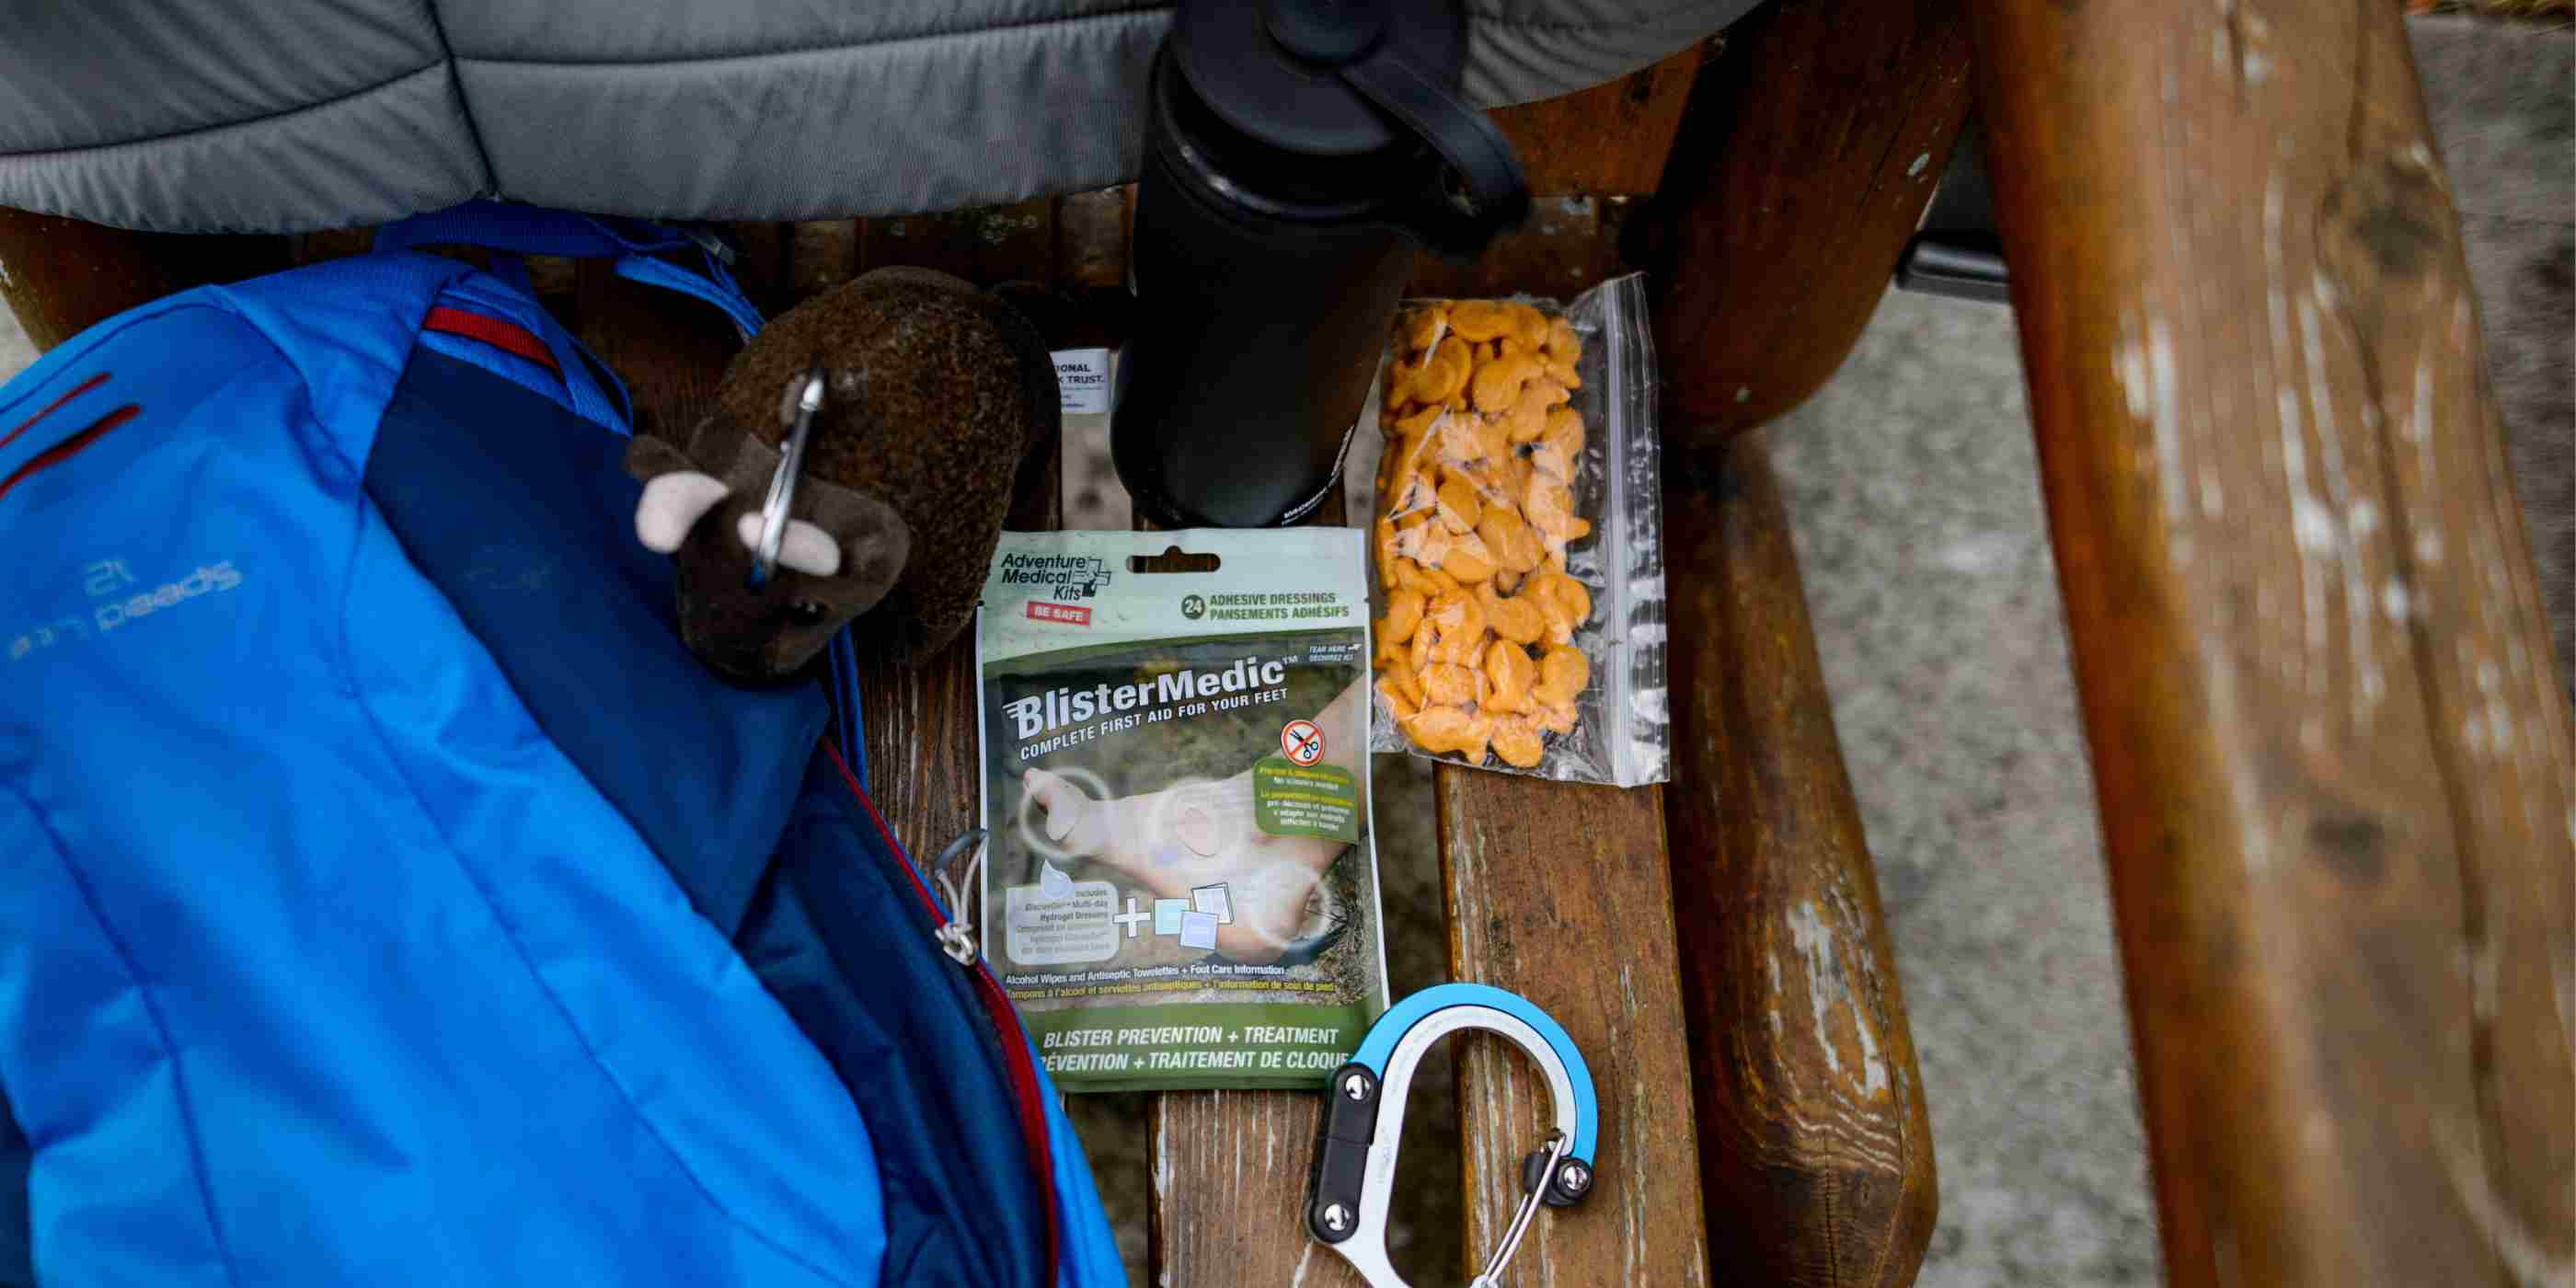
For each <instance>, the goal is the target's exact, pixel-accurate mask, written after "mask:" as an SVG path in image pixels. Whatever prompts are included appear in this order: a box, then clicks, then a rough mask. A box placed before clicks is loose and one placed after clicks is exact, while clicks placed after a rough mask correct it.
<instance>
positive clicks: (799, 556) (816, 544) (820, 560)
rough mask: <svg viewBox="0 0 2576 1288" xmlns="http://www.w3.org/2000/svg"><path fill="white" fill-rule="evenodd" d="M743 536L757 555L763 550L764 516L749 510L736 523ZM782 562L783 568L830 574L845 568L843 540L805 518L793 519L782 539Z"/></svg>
mask: <svg viewBox="0 0 2576 1288" xmlns="http://www.w3.org/2000/svg"><path fill="white" fill-rule="evenodd" d="M734 532H735V533H736V534H737V535H739V536H740V537H741V538H742V548H743V549H745V550H749V551H751V552H753V553H755V554H757V553H759V551H760V516H759V515H757V514H753V513H750V512H748V511H745V512H744V514H743V516H742V518H741V519H740V520H738V521H737V522H736V523H735V524H734ZM778 562H779V564H780V565H781V566H783V567H788V568H793V569H795V570H796V571H798V572H801V573H805V574H808V575H810V576H815V577H830V576H834V575H836V574H838V573H839V572H840V571H841V547H840V543H838V542H836V541H834V540H832V534H831V533H828V532H825V531H823V530H822V529H821V528H818V527H816V526H814V525H813V524H810V523H807V522H806V521H804V520H803V519H789V520H788V521H787V531H786V532H785V533H784V534H783V535H781V536H780V537H779V539H778Z"/></svg>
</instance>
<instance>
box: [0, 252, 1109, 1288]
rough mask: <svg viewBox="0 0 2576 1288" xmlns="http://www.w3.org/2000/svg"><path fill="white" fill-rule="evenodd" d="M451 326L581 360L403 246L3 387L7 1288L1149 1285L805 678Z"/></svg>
mask: <svg viewBox="0 0 2576 1288" xmlns="http://www.w3.org/2000/svg"><path fill="white" fill-rule="evenodd" d="M433 304H444V305H447V306H449V307H463V308H468V309H471V310H474V311H477V312H480V313H483V314H485V315H494V316H500V317H503V318H504V319H506V320H508V321H511V322H513V323H515V324H517V325H519V326H522V327H525V328H527V329H528V330H530V331H532V332H536V333H539V334H545V335H548V336H549V337H550V338H552V339H555V340H560V332H559V330H553V329H551V328H552V324H551V323H550V322H549V321H547V320H546V319H545V318H544V317H543V315H542V313H541V311H539V310H537V308H536V307H535V305H534V303H533V302H532V301H531V300H529V299H528V298H527V296H526V295H525V293H524V291H522V290H520V289H518V288H517V287H516V286H515V285H513V284H512V283H510V282H508V281H505V280H503V279H500V278H495V277H492V276H489V275H486V274H482V273H479V272H477V271H475V270H473V269H471V268H469V267H467V266H465V265H463V264H461V263H457V262H453V261H449V260H444V259H439V258H436V257H431V256H425V255H418V254H412V253H394V254H378V255H373V256H368V257H364V258H362V259H359V260H354V261H344V262H341V263H336V264H330V265H323V266H319V267H316V268H312V269H306V270H299V271H298V272H295V273H289V274H282V275H279V276H276V277H272V278H268V279H262V280H261V281H258V282H254V283H248V284H244V285H241V286H236V287H229V288H219V289H210V290H206V291H199V292H192V293H189V294H187V295H182V296H176V297H172V298H171V299H168V300H163V301H160V302H157V303H155V304H153V305H149V306H146V307H145V308H143V309H139V310H136V311H134V312H132V313H128V314H125V315H123V316H121V317H119V318H117V319H113V320H111V321H110V322H109V323H106V324H103V325H102V326H100V327H98V328H96V329H94V330H92V331H91V332H89V333H87V334H85V335H83V336H81V337H79V338H77V339H75V340H74V341H72V342H70V343H68V344H66V345H64V346H63V347H62V348H60V349H58V350H57V351H56V352H54V353H53V354H51V355H49V356H48V357H47V358H46V359H45V360H44V361H42V362H40V363H39V364H37V366H36V367H35V368H33V369H31V370H29V371H28V372H26V373H25V374H24V375H22V376H21V377H20V378H19V379H18V380H16V381H13V382H11V383H10V384H9V385H8V386H6V387H5V388H0V533H5V534H6V535H7V537H8V538H9V541H10V544H11V547H12V550H13V558H12V559H10V560H8V561H5V562H0V606H5V610H6V611H7V612H8V613H10V614H12V616H11V617H10V618H8V619H6V620H0V675H5V676H6V682H5V683H0V1283H6V1282H9V1281H10V1279H11V1278H12V1276H13V1274H19V1272H20V1271H32V1274H33V1276H34V1278H35V1280H36V1281H37V1282H41V1283H45V1284H48V1285H53V1284H92V1283H95V1284H110V1283H114V1284H124V1283H151V1284H187V1283H207V1284H239V1283H262V1284H272V1283H274V1284H305V1283H315V1284H319V1283H353V1282H369V1283H418V1284H445V1283H455V1284H476V1285H482V1284H490V1283H503V1282H523V1281H528V1280H531V1279H533V1278H536V1277H537V1276H539V1275H543V1276H545V1277H546V1278H548V1279H550V1280H555V1281H560V1282H582V1283H589V1282H601V1283H606V1282H617V1283H691V1284H699V1283H704V1284H746V1285H749V1284H808V1283H833V1284H846V1285H868V1284H875V1283H880V1282H883V1283H926V1284H944V1283H956V1284H970V1283H971V1284H1009V1283H1046V1282H1049V1281H1050V1280H1052V1282H1054V1283H1056V1284H1058V1285H1061V1286H1062V1288H1087V1286H1088V1285H1092V1284H1107V1283H1115V1282H1123V1275H1122V1272H1121V1271H1120V1270H1119V1267H1118V1264H1117V1259H1116V1256H1115V1253H1114V1249H1113V1248H1112V1246H1111V1244H1110V1242H1109V1239H1108V1233H1107V1230H1106V1226H1105V1223H1104V1222H1103V1221H1102V1219H1101V1216H1100V1209H1099V1204H1098V1198H1097V1195H1096V1194H1094V1193H1093V1192H1092V1190H1091V1188H1090V1185H1089V1179H1088V1175H1087V1172H1086V1171H1085V1170H1084V1169H1083V1167H1082V1165H1081V1156H1080V1152H1079V1148H1078V1146H1076V1145H1075V1144H1074V1143H1073V1142H1072V1140H1071V1138H1070V1134H1069V1132H1067V1131H1066V1130H1065V1128H1064V1126H1063V1119H1062V1115H1061V1111H1060V1109H1059V1108H1058V1107H1057V1106H1056V1105H1055V1103H1054V1096H1053V1094H1052V1092H1051V1091H1050V1090H1048V1089H1046V1088H1045V1086H1044V1083H1043V1076H1044V1075H1043V1074H1042V1073H1037V1072H1035V1071H1034V1069H1033V1067H1032V1066H1033V1062H1031V1061H1030V1060H1029V1058H1028V1057H1029V1053H1028V1051H1027V1041H1026V1038H1025V1035H1023V1034H1021V1033H1020V1032H1019V1031H1018V1030H1017V1028H1016V1025H1014V1024H1009V1023H1008V1018H1007V1016H1003V1017H1001V1020H1002V1022H1001V1023H996V1022H995V1020H996V1017H994V1016H993V1015H992V1014H991V1013H990V1012H989V1011H988V1010H986V1009H985V1008H984V1007H982V1006H980V1005H978V1002H979V998H978V995H977V992H976V988H975V984H974V981H973V979H972V977H971V976H970V975H969V974H968V972H966V971H965V970H963V969H961V968H959V967H957V966H956V965H955V964H954V963H952V962H950V961H949V960H948V959H947V958H946V957H944V956H943V955H941V954H940V953H939V952H938V950H937V949H936V947H935V946H934V945H933V944H932V942H931V940H930V937H929V927H930V925H931V924H932V920H933V919H935V917H936V916H938V915H941V914H939V913H938V912H937V911H936V910H935V908H934V907H932V906H931V905H929V904H928V903H927V902H926V901H925V900H924V898H923V896H922V895H921V894H920V891H919V885H918V881H917V878H916V876H915V874H913V873H912V872H911V871H910V869H909V866H908V863H909V861H908V859H907V858H906V857H905V856H904V854H903V853H902V851H901V848H900V847H899V846H897V845H896V844H895V843H894V841H893V838H891V837H889V836H887V835H885V834H884V833H883V831H882V830H881V829H879V828H877V827H875V826H874V819H873V817H872V815H870V813H869V811H868V809H867V807H866V805H865V802H864V798H863V797H860V796H858V795H857V794H856V793H855V791H854V790H853V788H852V786H851V785H850V784H849V783H847V782H845V781H843V780H842V778H841V775H840V772H839V770H838V769H837V768H836V767H831V766H830V765H829V763H828V761H829V755H828V750H826V751H825V752H823V753H820V757H821V758H820V759H818V752H817V737H818V734H819V732H820V731H821V729H822V728H823V727H824V725H825V722H826V718H827V711H826V708H825V704H824V700H823V698H822V696H821V694H820V692H819V690H817V689H815V688H813V687H811V686H808V687H805V688H802V689H790V690H781V691H772V692H764V693H752V692H746V691H742V690H735V689H730V688H727V687H725V686H722V685H720V684H716V683H714V682H713V681H712V679H711V678H709V677H707V676H706V675H705V674H704V673H703V672H702V671H700V670H698V669H697V668H696V667H695V664H694V662H692V661H691V660H690V659H689V658H688V657H687V655H686V653H685V651H684V650H682V649H681V648H680V646H679V644H678V641H677V638H676V635H675V633H674V632H673V631H672V630H671V629H670V623H669V621H668V614H669V611H670V609H669V605H670V603H671V599H672V597H671V593H670V583H669V570H668V567H667V564H665V563H663V562H661V561H658V560H655V559H653V558H652V557H650V556H649V555H646V554H645V553H644V552H643V551H641V549H640V548H639V547H637V546H636V544H635V543H634V541H633V540H632V536H631V527H630V524H631V515H632V513H633V509H632V507H633V503H634V499H635V493H634V485H633V484H632V483H631V482H630V481H628V480H626V479H625V478H624V477H623V475H622V473H621V472H619V471H618V470H617V469H616V460H617V455H618V451H619V449H620V447H622V443H620V442H619V441H618V438H619V435H620V433H621V432H622V431H623V428H624V426H623V424H622V418H620V417H618V416H616V415H615V414H614V412H613V410H612V411H610V412H609V413H607V414H603V412H602V409H603V408H604V407H608V406H609V404H608V402H607V401H606V400H604V399H602V398H601V397H600V396H599V395H598V393H597V391H596V390H595V389H594V390H589V391H587V392H585V391H581V390H579V389H577V388H576V387H575V386H577V385H578V384H579V383H580V381H581V380H582V377H581V376H580V375H579V370H580V364H578V363H574V362H569V361H567V362H565V363H563V364H561V368H562V370H564V371H566V372H572V373H574V374H573V376H572V379H571V380H569V381H567V380H566V379H564V378H563V377H560V376H558V375H556V374H555V372H554V371H551V370H549V369H548V368H547V367H546V366H542V365H540V364H538V363H535V362H531V361H528V360H527V359H524V358H518V357H513V356H511V355H508V354H505V353H500V352H498V351H489V350H487V351H476V346H474V345H473V344H472V343H471V342H470V341H460V340H458V339H456V338H455V337H453V336H433V337H424V336H422V334H421V327H422V323H423V320H424V318H425V317H426V316H427V315H428V313H429V311H430V309H431V307H432V306H433ZM941 839H944V838H941ZM1031 1078H1034V1079H1035V1080H1036V1081H1035V1083H1034V1085H1035V1087H1036V1088H1037V1090H1038V1092H1039V1093H1040V1094H1038V1095H1036V1096H1034V1097H1031V1096H1028V1095H1026V1094H1023V1093H1024V1088H1022V1087H1020V1086H1018V1085H1016V1084H1015V1081H1014V1080H1015V1079H1017V1080H1020V1081H1021V1082H1025V1081H1026V1080H1028V1079H1031ZM1032 1117H1034V1118H1036V1119H1038V1120H1037V1121H1035V1122H1030V1121H1028V1120H1029V1119H1030V1118H1032ZM13 1146H14V1148H13ZM1041 1169H1043V1170H1041ZM13 1250H14V1251H15V1252H16V1253H17V1254H18V1255H19V1256H21V1257H26V1258H28V1260H27V1261H25V1262H24V1263H21V1264H20V1265H19V1266H18V1267H17V1268H16V1269H14V1270H13V1262H12V1256H11V1254H12V1252H13ZM1050 1263H1052V1264H1053V1265H1054V1266H1055V1273H1054V1274H1053V1275H1049V1274H1048V1273H1047V1272H1046V1267H1047V1266H1048V1265H1049V1264H1050ZM19 1277H23V1274H20V1276H19Z"/></svg>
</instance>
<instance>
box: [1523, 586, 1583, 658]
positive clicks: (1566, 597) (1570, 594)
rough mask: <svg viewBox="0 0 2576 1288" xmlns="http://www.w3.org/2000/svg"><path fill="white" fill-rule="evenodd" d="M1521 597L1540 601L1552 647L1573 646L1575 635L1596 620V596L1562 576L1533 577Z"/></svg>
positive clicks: (1541, 612) (1539, 606) (1539, 607)
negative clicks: (1593, 616) (1594, 616)
mask: <svg viewBox="0 0 2576 1288" xmlns="http://www.w3.org/2000/svg"><path fill="white" fill-rule="evenodd" d="M1520 597H1521V598H1522V599H1535V600H1537V601H1538V609H1539V614H1540V615H1541V616H1542V617H1544V618H1545V619H1546V621H1547V638H1548V639H1549V641H1550V642H1552V643H1556V644H1571V643H1573V642H1574V633H1575V632H1576V631H1578V630H1581V629H1583V626H1584V624H1585V623H1587V622H1590V621H1591V620H1592V592H1591V591H1589V590H1586V589H1584V587H1583V583H1582V582H1579V581H1576V580H1575V579H1573V578H1572V577H1569V576H1566V575H1565V574H1564V573H1561V572H1543V573H1539V574H1537V575H1536V576H1534V577H1532V578H1531V579H1530V583H1529V585H1527V586H1525V587H1523V588H1522V590H1521V594H1520Z"/></svg>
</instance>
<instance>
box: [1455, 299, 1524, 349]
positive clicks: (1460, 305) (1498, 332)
mask: <svg viewBox="0 0 2576 1288" xmlns="http://www.w3.org/2000/svg"><path fill="white" fill-rule="evenodd" d="M1449 329H1450V330H1452V331H1454V332H1456V333H1457V334H1458V335H1459V336H1460V337H1462V338H1464V339H1466V340H1468V341H1471V342H1473V343H1476V344H1482V343H1484V342H1486V341H1488V340H1498V339H1501V338H1502V337H1504V336H1506V335H1510V334H1513V333H1514V332H1515V331H1516V329H1517V328H1516V323H1515V320H1514V318H1513V317H1512V311H1511V306H1509V305H1507V304H1502V303H1499V302H1497V301H1493V300H1453V301H1451V302H1450V304H1449Z"/></svg>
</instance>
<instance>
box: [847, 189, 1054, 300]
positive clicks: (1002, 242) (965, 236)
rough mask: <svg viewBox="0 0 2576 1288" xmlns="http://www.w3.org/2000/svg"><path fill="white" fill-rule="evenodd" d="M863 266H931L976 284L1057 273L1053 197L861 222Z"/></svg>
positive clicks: (1036, 279) (1038, 278)
mask: <svg viewBox="0 0 2576 1288" xmlns="http://www.w3.org/2000/svg"><path fill="white" fill-rule="evenodd" d="M859 259H860V267H861V270H862V271H864V270H866V269H871V268H885V267H888V266H890V265H899V264H900V265H911V266H914V267H919V268H935V269H938V270H939V271H940V272H943V273H954V274H956V275H957V276H959V277H962V278H965V279H966V280H967V281H970V282H973V283H975V284H976V285H978V286H992V285H997V284H999V283H1002V282H1011V281H1031V282H1047V281H1053V280H1054V278H1055V202H1054V201H1053V200H1050V199H1048V198H1044V197H1040V198H1037V199H1034V200H1030V201H1023V202H1018V203H1016V204H1013V205H1008V206H983V207H979V208H977V209H973V210H958V211H951V212H948V213H946V214H934V215H899V216H896V217H893V218H890V219H868V220H862V221H860V224H859Z"/></svg>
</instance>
